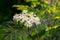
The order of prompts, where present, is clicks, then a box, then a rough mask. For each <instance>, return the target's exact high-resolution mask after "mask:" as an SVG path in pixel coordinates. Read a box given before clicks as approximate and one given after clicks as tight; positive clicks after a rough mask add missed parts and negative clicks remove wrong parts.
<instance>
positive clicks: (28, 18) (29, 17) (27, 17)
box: [13, 10, 41, 27]
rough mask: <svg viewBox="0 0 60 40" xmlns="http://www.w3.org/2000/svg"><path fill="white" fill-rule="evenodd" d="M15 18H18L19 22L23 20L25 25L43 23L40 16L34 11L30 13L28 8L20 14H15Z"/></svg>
mask: <svg viewBox="0 0 60 40" xmlns="http://www.w3.org/2000/svg"><path fill="white" fill-rule="evenodd" d="M13 20H16V21H17V22H18V21H20V20H21V22H25V23H24V25H25V26H27V27H31V26H33V23H34V24H36V25H38V24H41V22H40V19H39V17H37V16H36V15H35V14H34V13H33V12H32V13H31V14H29V13H28V11H27V10H23V11H22V13H20V14H15V15H14V16H13Z"/></svg>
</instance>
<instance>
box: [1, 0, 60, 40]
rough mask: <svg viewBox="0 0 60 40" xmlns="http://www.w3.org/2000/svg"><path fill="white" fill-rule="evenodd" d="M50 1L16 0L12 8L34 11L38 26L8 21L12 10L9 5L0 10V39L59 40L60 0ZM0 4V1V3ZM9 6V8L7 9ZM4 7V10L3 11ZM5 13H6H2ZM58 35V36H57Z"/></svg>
mask: <svg viewBox="0 0 60 40" xmlns="http://www.w3.org/2000/svg"><path fill="white" fill-rule="evenodd" d="M55 1H56V0H53V1H52V2H53V3H52V2H51V3H50V2H48V1H46V0H43V1H42V0H23V1H22V0H17V2H16V3H15V2H14V3H15V4H14V5H12V6H11V7H12V8H16V9H17V10H20V11H22V10H28V12H29V13H32V12H34V13H35V14H36V15H37V16H38V17H39V18H40V19H41V24H40V25H38V26H32V27H30V28H29V27H26V26H24V25H23V24H24V22H17V23H16V22H14V21H12V20H11V21H10V20H8V19H10V17H12V15H11V14H12V13H14V12H13V11H12V10H10V8H9V7H6V8H7V9H6V8H5V7H3V8H1V9H2V11H0V21H3V23H1V24H0V40H54V39H55V40H60V1H58V0H57V1H58V2H55ZM0 4H1V3H0ZM8 8H9V9H8ZM5 9H6V12H5ZM4 12H5V13H7V15H3V14H4ZM57 37H58V38H57Z"/></svg>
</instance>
